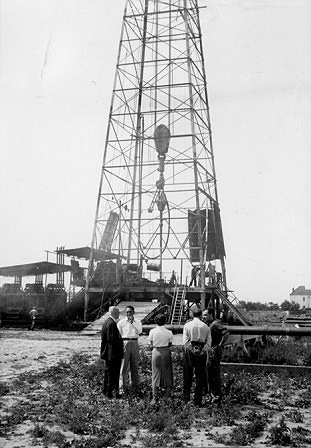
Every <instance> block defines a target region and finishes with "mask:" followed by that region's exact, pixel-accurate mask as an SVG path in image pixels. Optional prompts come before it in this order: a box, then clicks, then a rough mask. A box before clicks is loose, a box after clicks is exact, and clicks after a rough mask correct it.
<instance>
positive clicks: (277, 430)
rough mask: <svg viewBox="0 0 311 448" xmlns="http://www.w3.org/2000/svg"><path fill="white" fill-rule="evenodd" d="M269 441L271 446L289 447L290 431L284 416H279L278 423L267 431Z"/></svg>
mask: <svg viewBox="0 0 311 448" xmlns="http://www.w3.org/2000/svg"><path fill="white" fill-rule="evenodd" d="M269 440H270V442H271V444H272V445H285V446H286V445H290V444H291V431H290V429H289V427H288V426H287V425H286V422H285V417H284V415H282V416H281V418H280V420H279V422H278V423H277V424H276V425H274V426H272V427H271V428H270V429H269Z"/></svg>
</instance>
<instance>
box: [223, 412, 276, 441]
mask: <svg viewBox="0 0 311 448" xmlns="http://www.w3.org/2000/svg"><path fill="white" fill-rule="evenodd" d="M246 418H247V419H248V420H250V422H249V423H247V424H243V425H242V424H240V425H237V426H236V427H235V428H233V429H232V431H231V432H230V434H227V435H225V436H219V435H217V437H216V441H217V442H220V443H224V444H225V445H230V446H233V445H234V446H246V445H250V444H252V443H253V442H254V440H255V439H256V438H257V437H259V436H260V435H261V434H262V433H263V430H264V428H265V426H266V423H267V415H266V414H259V413H258V412H254V411H252V412H250V413H249V414H248V416H246Z"/></svg>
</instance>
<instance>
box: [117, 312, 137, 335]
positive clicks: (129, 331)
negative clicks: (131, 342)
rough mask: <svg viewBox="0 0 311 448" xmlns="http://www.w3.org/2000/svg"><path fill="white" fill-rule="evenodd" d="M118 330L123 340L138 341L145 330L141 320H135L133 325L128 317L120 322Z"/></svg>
mask: <svg viewBox="0 0 311 448" xmlns="http://www.w3.org/2000/svg"><path fill="white" fill-rule="evenodd" d="M118 329H119V332H120V334H121V337H122V338H123V339H138V336H139V335H140V333H141V332H142V330H143V328H142V325H141V322H140V320H138V319H135V318H134V320H133V323H131V322H130V321H129V320H128V318H127V317H124V318H123V319H121V320H119V322H118Z"/></svg>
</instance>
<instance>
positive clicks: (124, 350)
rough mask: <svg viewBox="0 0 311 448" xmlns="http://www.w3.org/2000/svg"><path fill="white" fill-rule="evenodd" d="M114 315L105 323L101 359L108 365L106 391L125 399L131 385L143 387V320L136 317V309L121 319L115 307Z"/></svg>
mask: <svg viewBox="0 0 311 448" xmlns="http://www.w3.org/2000/svg"><path fill="white" fill-rule="evenodd" d="M109 314H110V316H109V317H108V319H106V320H105V322H104V324H103V327H102V335H101V350H100V356H101V359H102V360H103V361H104V362H105V373H104V388H103V392H104V394H105V395H107V397H108V398H113V396H114V395H115V398H121V396H122V392H123V389H124V388H125V387H126V386H127V385H128V383H129V381H128V373H129V371H130V374H131V384H132V386H133V387H134V388H138V386H139V377H138V355H139V350H138V336H139V335H140V334H141V332H142V325H141V322H140V320H138V319H136V318H135V317H134V307H133V306H131V305H129V306H127V307H126V309H125V314H126V316H125V317H124V318H123V319H120V320H118V319H119V315H120V311H119V308H117V307H115V306H111V307H110V308H109Z"/></svg>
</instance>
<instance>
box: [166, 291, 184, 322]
mask: <svg viewBox="0 0 311 448" xmlns="http://www.w3.org/2000/svg"><path fill="white" fill-rule="evenodd" d="M185 296H186V287H185V286H176V289H175V293H174V301H173V307H172V312H171V319H170V320H171V325H180V324H181V320H182V317H183V308H184V303H185Z"/></svg>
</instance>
